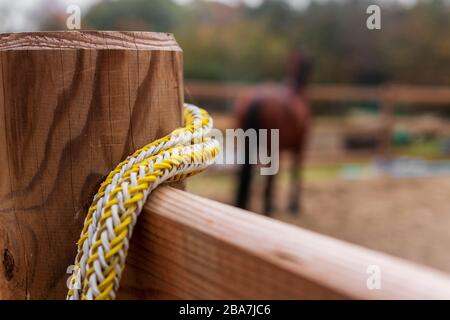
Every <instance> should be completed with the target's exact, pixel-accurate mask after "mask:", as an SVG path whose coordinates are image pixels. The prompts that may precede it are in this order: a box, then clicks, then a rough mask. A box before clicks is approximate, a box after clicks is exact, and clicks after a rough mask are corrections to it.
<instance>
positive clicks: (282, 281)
mask: <svg viewBox="0 0 450 320" xmlns="http://www.w3.org/2000/svg"><path fill="white" fill-rule="evenodd" d="M370 265H376V266H379V268H380V270H381V289H380V290H369V289H368V288H367V285H366V284H367V279H368V277H369V276H370V274H368V273H367V268H368V266H370ZM135 269H139V270H140V274H139V277H135V276H136V274H137V273H136V272H134V270H135ZM130 271H131V272H130ZM119 297H120V298H123V299H128V298H136V297H137V298H142V299H165V298H176V299H180V298H181V299H328V298H356V299H449V298H450V277H449V276H448V275H446V274H444V273H441V272H438V271H435V270H432V269H429V268H425V267H421V266H418V265H414V264H412V263H409V262H406V261H403V260H400V259H397V258H394V257H391V256H388V255H385V254H381V253H378V252H375V251H371V250H368V249H364V248H361V247H358V246H356V245H352V244H349V243H345V242H343V241H340V240H336V239H333V238H329V237H326V236H323V235H319V234H317V233H314V232H311V231H307V230H304V229H300V228H297V227H294V226H291V225H288V224H285V223H282V222H278V221H276V220H273V219H269V218H266V217H263V216H260V215H257V214H254V213H251V212H247V211H244V210H240V209H236V208H233V207H230V206H226V205H223V204H220V203H218V202H215V201H211V200H207V199H203V198H200V197H198V196H195V195H192V194H188V193H186V192H183V191H180V190H175V189H173V188H170V187H161V188H159V189H157V190H155V192H154V193H153V194H152V195H151V196H150V198H149V201H147V204H146V207H145V209H144V211H143V212H142V213H141V215H140V217H139V220H138V223H137V227H136V229H135V231H134V233H133V238H132V240H131V247H130V252H129V256H128V259H127V265H126V268H125V272H124V278H123V279H122V282H121V289H120V295H119Z"/></svg>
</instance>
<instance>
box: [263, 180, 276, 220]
mask: <svg viewBox="0 0 450 320" xmlns="http://www.w3.org/2000/svg"><path fill="white" fill-rule="evenodd" d="M274 178H275V175H273V174H272V175H268V176H267V177H266V188H265V189H264V214H265V215H266V216H270V214H271V213H272V211H273V202H272V201H273V192H272V191H273V181H274Z"/></svg>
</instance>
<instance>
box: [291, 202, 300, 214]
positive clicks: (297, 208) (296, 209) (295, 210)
mask: <svg viewBox="0 0 450 320" xmlns="http://www.w3.org/2000/svg"><path fill="white" fill-rule="evenodd" d="M289 212H290V213H291V214H292V215H294V216H296V215H299V214H300V206H299V205H298V204H296V203H292V204H290V205H289Z"/></svg>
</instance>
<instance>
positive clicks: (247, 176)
mask: <svg viewBox="0 0 450 320" xmlns="http://www.w3.org/2000/svg"><path fill="white" fill-rule="evenodd" d="M301 61H302V63H303V64H300V62H298V64H297V65H295V66H294V67H295V68H296V73H295V77H294V78H293V81H291V82H290V84H287V85H275V84H265V85H261V86H258V87H256V88H254V89H251V90H249V91H247V92H245V93H243V94H242V95H241V96H240V97H239V99H238V100H237V103H236V107H235V112H236V117H237V121H238V123H237V125H238V127H240V128H243V129H256V130H258V129H269V130H270V129H279V137H280V141H279V146H280V153H281V152H283V151H284V152H289V153H290V154H292V159H293V161H292V176H291V177H292V180H291V182H292V184H291V185H292V189H291V198H290V203H289V209H290V211H291V212H298V211H299V209H300V205H299V197H300V169H301V166H302V160H303V153H304V149H305V143H306V137H307V134H308V128H309V123H310V118H311V117H310V110H309V105H308V102H307V100H306V97H305V86H306V81H305V79H306V78H307V77H306V75H304V74H302V76H301V77H299V76H297V75H298V73H299V72H300V70H298V69H301V72H303V73H305V72H306V71H305V69H307V68H305V67H304V66H305V64H304V63H305V62H304V60H301ZM308 72H309V70H308ZM298 79H301V80H302V81H300V82H299V81H296V80H298ZM269 150H270V148H269ZM249 152H250V146H247V147H246V154H248V153H249ZM251 178H252V165H250V164H249V163H248V161H246V164H244V165H243V166H242V170H241V172H240V175H239V189H238V194H237V199H236V202H237V203H236V204H237V206H238V207H241V208H246V207H247V204H248V198H249V189H250V183H251ZM273 180H274V176H273V175H270V176H267V184H266V187H265V191H264V200H265V204H264V213H265V214H270V212H271V211H272V210H273V207H272V189H273Z"/></svg>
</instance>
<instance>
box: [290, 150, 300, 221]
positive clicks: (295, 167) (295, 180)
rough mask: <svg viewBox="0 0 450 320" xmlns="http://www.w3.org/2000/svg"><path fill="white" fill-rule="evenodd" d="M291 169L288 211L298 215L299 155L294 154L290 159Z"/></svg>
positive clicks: (297, 153)
mask: <svg viewBox="0 0 450 320" xmlns="http://www.w3.org/2000/svg"><path fill="white" fill-rule="evenodd" d="M292 159H293V161H292V168H291V196H290V200H289V211H290V212H291V213H293V214H297V213H300V184H301V172H300V171H301V169H302V168H301V155H300V153H299V152H295V153H294V154H293V157H292Z"/></svg>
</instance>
